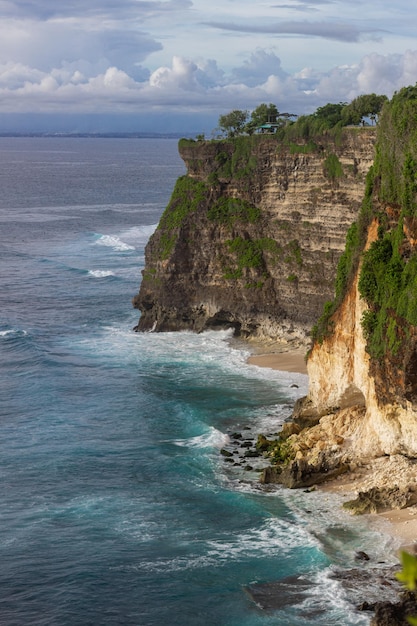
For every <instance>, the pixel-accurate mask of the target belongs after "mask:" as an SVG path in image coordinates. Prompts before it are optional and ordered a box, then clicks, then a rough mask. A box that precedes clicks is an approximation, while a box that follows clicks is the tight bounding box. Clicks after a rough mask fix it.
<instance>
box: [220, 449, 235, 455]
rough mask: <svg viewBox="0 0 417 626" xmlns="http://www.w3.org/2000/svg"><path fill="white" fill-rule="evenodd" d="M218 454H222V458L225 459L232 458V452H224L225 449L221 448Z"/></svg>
mask: <svg viewBox="0 0 417 626" xmlns="http://www.w3.org/2000/svg"><path fill="white" fill-rule="evenodd" d="M220 454H222V455H223V456H226V457H230V456H233V452H230V451H229V450H226V449H225V448H222V449H221V450H220Z"/></svg>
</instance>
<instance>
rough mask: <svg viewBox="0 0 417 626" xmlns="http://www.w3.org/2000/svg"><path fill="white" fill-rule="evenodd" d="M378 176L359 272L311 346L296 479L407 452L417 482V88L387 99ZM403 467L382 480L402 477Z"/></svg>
mask: <svg viewBox="0 0 417 626" xmlns="http://www.w3.org/2000/svg"><path fill="white" fill-rule="evenodd" d="M370 178H372V185H370V186H369V188H368V189H367V196H366V198H365V200H364V204H363V209H362V211H361V214H360V216H359V220H358V225H357V229H356V231H355V232H356V233H357V235H358V236H357V239H356V251H355V254H354V255H352V257H351V258H352V259H355V261H354V262H353V261H352V265H351V267H352V272H353V273H352V274H351V275H350V277H349V280H348V281H347V282H346V288H345V291H344V297H342V298H341V300H340V302H339V305H338V306H337V308H334V312H333V315H331V316H330V318H329V319H328V320H327V326H326V328H327V330H326V332H325V333H324V335H323V336H321V337H320V340H318V341H316V342H315V343H314V345H313V347H312V350H311V352H310V355H309V359H308V373H309V393H308V396H307V398H305V399H304V400H303V401H302V402H301V403H300V404H299V406H298V407H297V408H296V411H295V414H294V418H295V421H296V423H298V424H299V429H298V431H297V432H296V433H295V434H291V436H290V441H289V443H290V444H291V446H292V448H291V450H292V458H291V462H290V463H289V465H288V467H287V468H284V471H283V476H282V478H283V480H284V482H285V481H286V482H290V483H291V485H292V486H296V485H300V484H303V482H304V483H305V479H306V477H308V480H312V481H314V482H315V481H317V480H319V479H322V478H325V477H326V473H328V472H329V471H330V472H332V471H333V470H337V468H339V469H340V467H342V466H343V465H344V466H351V465H352V464H353V465H356V464H357V463H363V462H367V461H369V460H370V459H373V458H376V457H387V456H389V457H390V458H392V459H394V458H396V457H398V455H403V456H404V457H407V458H408V462H409V470H410V471H409V472H408V473H407V474H406V480H407V484H408V485H412V491H414V492H416V491H417V484H416V477H417V474H416V461H415V460H416V459H417V183H416V181H417V88H411V87H410V88H406V89H404V90H402V91H401V92H399V93H398V94H396V95H395V96H394V98H393V100H392V102H391V103H389V104H387V105H386V106H385V107H384V110H383V115H382V116H381V119H380V123H379V129H378V136H377V142H376V157H375V164H374V167H373V171H372V177H370ZM392 467H393V468H394V465H393V466H392ZM403 473H404V472H396V471H395V470H394V469H393V470H392V472H391V476H390V477H388V478H384V481H385V482H387V481H388V482H389V480H391V484H394V483H395V485H398V484H399V483H400V482H401V481H402V475H401V474H403ZM403 482H404V481H403ZM403 488H404V489H405V490H407V489H408V487H407V485H403ZM408 495H409V494H407V498H408ZM415 495H416V494H415V493H414V496H415ZM414 496H413V497H414Z"/></svg>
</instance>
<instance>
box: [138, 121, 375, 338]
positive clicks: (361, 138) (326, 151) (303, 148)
mask: <svg viewBox="0 0 417 626" xmlns="http://www.w3.org/2000/svg"><path fill="white" fill-rule="evenodd" d="M374 139H375V130H374V129H373V128H364V129H353V128H352V129H345V130H344V131H343V133H342V135H341V136H340V137H339V138H338V140H337V141H336V140H335V139H334V138H333V139H330V138H326V137H323V138H322V139H321V140H320V144H318V143H316V144H309V145H286V146H283V145H281V144H280V143H279V142H278V141H277V139H275V138H274V137H260V136H256V137H252V138H249V137H245V138H238V139H236V140H234V141H217V142H193V141H181V142H180V146H179V149H180V155H181V157H182V158H183V160H184V161H185V163H186V166H187V175H186V176H184V177H182V178H180V179H179V180H178V182H177V185H176V188H175V189H174V192H173V195H172V198H171V201H170V203H169V205H168V207H167V209H166V210H165V213H164V214H163V216H162V218H161V221H160V223H159V226H158V228H157V230H156V231H155V233H154V234H153V236H152V237H151V239H150V241H149V243H148V245H147V248H146V267H145V270H144V272H143V280H142V284H141V288H140V292H139V294H138V295H137V296H136V297H135V298H134V306H135V307H136V308H138V309H140V311H141V317H140V321H139V325H138V329H139V330H150V329H153V330H155V331H164V330H181V329H188V330H194V331H197V332H199V331H202V330H204V329H207V328H227V327H231V328H234V329H235V331H236V333H237V334H241V335H242V336H257V337H264V338H288V339H289V338H291V336H294V333H297V332H300V333H301V334H302V333H303V332H305V331H306V330H308V329H310V327H311V325H312V324H313V323H314V321H315V320H316V318H317V317H318V315H319V314H320V312H321V310H322V307H323V303H324V302H325V301H326V300H329V299H331V298H332V297H333V293H334V277H335V272H336V266H337V262H338V260H339V257H340V255H341V253H342V251H343V249H344V242H345V236H346V231H347V229H348V227H349V225H350V224H351V223H352V221H353V220H355V219H356V217H357V215H358V212H359V208H360V205H361V200H362V198H363V194H364V188H365V177H366V174H367V172H368V170H369V167H370V165H371V164H372V160H373V150H374Z"/></svg>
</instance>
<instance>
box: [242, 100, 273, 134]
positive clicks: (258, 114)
mask: <svg viewBox="0 0 417 626" xmlns="http://www.w3.org/2000/svg"><path fill="white" fill-rule="evenodd" d="M278 117H279V111H278V109H277V107H276V105H275V104H265V103H263V104H260V105H259V106H257V107H256V109H254V110H253V111H252V113H251V116H250V120H249V122H248V123H247V124H246V126H245V131H246V132H247V133H248V135H252V133H254V132H255V130H256V129H257V128H259V127H260V126H262V124H267V123H268V122H270V123H273V124H275V123H276V122H277V120H278Z"/></svg>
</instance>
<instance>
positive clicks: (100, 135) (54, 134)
mask: <svg viewBox="0 0 417 626" xmlns="http://www.w3.org/2000/svg"><path fill="white" fill-rule="evenodd" d="M195 134H196V133H187V136H190V137H192V136H194V135H195ZM1 137H45V138H52V139H56V138H58V139H60V138H64V137H69V138H75V139H79V138H81V139H82V138H87V139H182V137H184V133H146V132H137V133H116V132H115V133H110V132H109V133H70V132H62V133H60V132H33V133H30V132H25V133H18V132H0V138H1Z"/></svg>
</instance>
